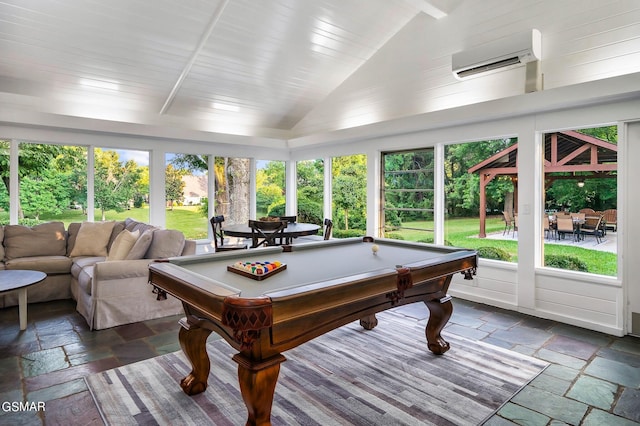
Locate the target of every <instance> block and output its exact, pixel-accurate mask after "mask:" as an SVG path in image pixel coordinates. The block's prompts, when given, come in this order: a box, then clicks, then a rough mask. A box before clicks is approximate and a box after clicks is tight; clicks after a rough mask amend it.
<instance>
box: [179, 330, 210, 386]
mask: <svg viewBox="0 0 640 426" xmlns="http://www.w3.org/2000/svg"><path fill="white" fill-rule="evenodd" d="M181 324H182V328H181V329H180V332H179V334H178V338H179V340H180V347H182V351H183V352H184V353H185V355H186V356H187V358H188V359H189V361H190V362H191V366H192V370H191V373H189V375H187V377H185V378H184V379H182V381H181V382H180V386H181V387H182V390H183V391H184V392H185V393H186V394H187V395H196V394H199V393H202V392H204V391H205V390H206V389H207V378H208V377H209V370H210V368H211V363H210V361H209V355H208V354H207V337H209V335H210V334H211V330H207V329H206V328H201V327H197V326H196V327H189V328H185V325H184V324H183V323H182V322H181Z"/></svg>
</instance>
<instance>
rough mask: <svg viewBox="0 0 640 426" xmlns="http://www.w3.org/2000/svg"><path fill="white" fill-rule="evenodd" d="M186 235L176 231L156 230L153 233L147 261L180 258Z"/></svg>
mask: <svg viewBox="0 0 640 426" xmlns="http://www.w3.org/2000/svg"><path fill="white" fill-rule="evenodd" d="M184 243H185V241H184V234H183V233H182V232H180V231H176V230H175V229H156V230H155V231H154V232H153V241H151V246H150V247H149V251H147V255H146V256H145V257H146V258H147V259H166V258H168V257H173V256H180V255H181V254H182V249H184Z"/></svg>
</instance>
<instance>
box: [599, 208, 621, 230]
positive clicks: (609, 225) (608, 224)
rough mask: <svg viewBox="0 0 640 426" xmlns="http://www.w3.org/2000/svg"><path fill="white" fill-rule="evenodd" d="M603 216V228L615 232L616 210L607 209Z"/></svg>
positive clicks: (616, 226)
mask: <svg viewBox="0 0 640 426" xmlns="http://www.w3.org/2000/svg"><path fill="white" fill-rule="evenodd" d="M603 214H604V222H605V223H604V225H605V228H606V229H611V230H612V231H613V232H616V231H617V230H618V210H616V209H607V210H605V211H604V213H603Z"/></svg>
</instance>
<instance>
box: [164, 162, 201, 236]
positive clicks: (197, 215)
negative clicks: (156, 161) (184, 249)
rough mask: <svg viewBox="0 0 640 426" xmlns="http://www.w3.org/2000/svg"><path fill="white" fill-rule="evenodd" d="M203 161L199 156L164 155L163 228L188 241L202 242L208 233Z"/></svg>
mask: <svg viewBox="0 0 640 426" xmlns="http://www.w3.org/2000/svg"><path fill="white" fill-rule="evenodd" d="M208 185H209V174H208V170H207V158H206V157H204V156H199V155H191V154H179V153H167V154H166V155H165V200H166V213H165V217H166V226H167V228H170V229H177V230H179V231H182V232H183V233H184V234H185V237H187V238H191V239H205V238H207V235H208V232H209V231H208V230H209V226H210V224H209V218H208V211H207V210H208V198H207V188H208Z"/></svg>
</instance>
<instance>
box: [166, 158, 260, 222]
mask: <svg viewBox="0 0 640 426" xmlns="http://www.w3.org/2000/svg"><path fill="white" fill-rule="evenodd" d="M207 161H208V157H207V156H206V155H192V154H174V156H173V158H172V159H171V160H170V163H171V164H173V165H174V166H175V167H177V168H180V169H185V170H189V171H191V172H195V171H200V172H207V171H208V168H207ZM250 165H251V162H250V160H249V159H248V158H235V157H216V158H215V162H214V182H213V184H214V185H215V194H216V202H215V205H216V211H215V214H216V215H224V216H225V218H226V221H227V222H231V223H242V222H246V221H247V220H248V219H249V178H250ZM203 211H204V210H203ZM207 211H208V210H207Z"/></svg>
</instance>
